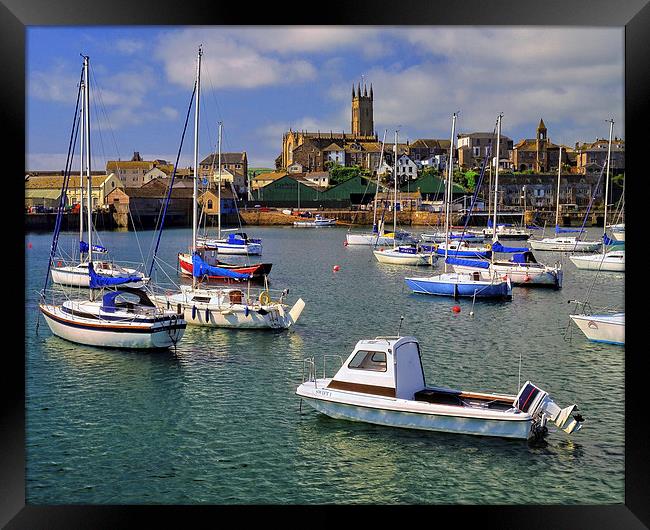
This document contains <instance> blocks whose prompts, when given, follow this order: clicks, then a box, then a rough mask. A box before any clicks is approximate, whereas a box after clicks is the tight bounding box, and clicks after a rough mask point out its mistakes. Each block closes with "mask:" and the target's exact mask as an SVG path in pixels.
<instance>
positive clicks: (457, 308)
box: [451, 305, 460, 313]
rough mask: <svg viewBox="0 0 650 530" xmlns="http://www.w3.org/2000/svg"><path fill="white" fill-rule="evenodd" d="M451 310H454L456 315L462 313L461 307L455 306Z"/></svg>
mask: <svg viewBox="0 0 650 530" xmlns="http://www.w3.org/2000/svg"><path fill="white" fill-rule="evenodd" d="M451 310H452V311H453V312H454V313H460V306H459V305H455V306H454V307H452V308H451Z"/></svg>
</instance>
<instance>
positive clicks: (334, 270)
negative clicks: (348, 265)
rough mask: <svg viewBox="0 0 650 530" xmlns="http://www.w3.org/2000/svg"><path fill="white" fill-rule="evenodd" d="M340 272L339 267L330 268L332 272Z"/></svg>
mask: <svg viewBox="0 0 650 530" xmlns="http://www.w3.org/2000/svg"><path fill="white" fill-rule="evenodd" d="M340 270H341V267H339V266H338V265H334V267H332V271H333V272H338V271H340Z"/></svg>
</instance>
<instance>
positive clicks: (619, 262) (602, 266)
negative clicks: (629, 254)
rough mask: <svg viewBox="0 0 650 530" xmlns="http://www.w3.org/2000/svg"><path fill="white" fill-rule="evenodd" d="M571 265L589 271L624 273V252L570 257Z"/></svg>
mask: <svg viewBox="0 0 650 530" xmlns="http://www.w3.org/2000/svg"><path fill="white" fill-rule="evenodd" d="M570 259H571V261H572V262H573V264H574V265H575V266H576V267H578V268H579V269H584V270H590V271H608V272H625V252H623V251H621V250H617V251H612V252H607V253H605V254H591V255H587V256H570Z"/></svg>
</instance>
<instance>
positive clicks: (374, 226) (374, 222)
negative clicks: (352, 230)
mask: <svg viewBox="0 0 650 530" xmlns="http://www.w3.org/2000/svg"><path fill="white" fill-rule="evenodd" d="M387 131H388V129H384V138H383V139H382V141H381V151H380V152H379V165H378V166H377V189H376V190H375V206H374V208H373V213H372V231H373V232H374V231H375V230H377V232H379V227H378V226H377V194H378V193H379V171H380V170H381V165H382V163H383V161H384V145H385V144H386V132H387Z"/></svg>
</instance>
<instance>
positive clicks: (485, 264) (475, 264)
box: [445, 258, 490, 269]
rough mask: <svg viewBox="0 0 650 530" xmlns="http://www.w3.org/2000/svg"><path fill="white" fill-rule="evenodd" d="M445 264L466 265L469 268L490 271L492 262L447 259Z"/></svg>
mask: <svg viewBox="0 0 650 530" xmlns="http://www.w3.org/2000/svg"><path fill="white" fill-rule="evenodd" d="M445 263H447V264H448V265H465V266H467V267H476V268H478V269H489V268H490V262H489V261H482V260H475V259H463V258H447V259H446V260H445Z"/></svg>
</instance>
